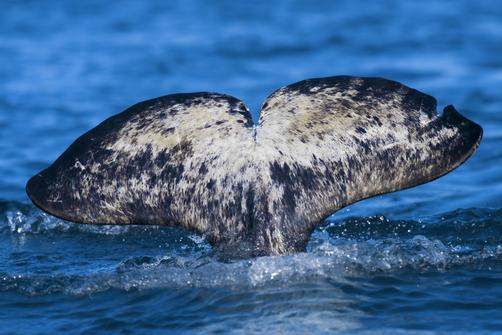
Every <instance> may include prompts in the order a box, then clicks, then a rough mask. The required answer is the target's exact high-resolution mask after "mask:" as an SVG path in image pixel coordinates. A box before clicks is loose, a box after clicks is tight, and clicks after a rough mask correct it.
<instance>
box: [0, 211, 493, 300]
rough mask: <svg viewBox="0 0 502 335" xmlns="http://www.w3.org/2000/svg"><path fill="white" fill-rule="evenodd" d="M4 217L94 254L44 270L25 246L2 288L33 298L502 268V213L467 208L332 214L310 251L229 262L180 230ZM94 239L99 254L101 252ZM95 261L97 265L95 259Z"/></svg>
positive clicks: (15, 229)
mask: <svg viewBox="0 0 502 335" xmlns="http://www.w3.org/2000/svg"><path fill="white" fill-rule="evenodd" d="M0 219H1V226H0V238H3V239H7V238H10V239H11V240H12V239H14V240H15V239H22V238H26V236H30V237H31V238H32V239H35V240H37V239H43V241H46V243H49V242H47V241H51V240H54V239H55V238H56V237H54V236H64V237H65V238H66V239H69V241H70V242H69V243H72V246H73V247H75V248H76V249H77V250H79V249H78V248H81V249H82V250H86V251H87V252H88V253H91V255H89V254H87V255H84V256H82V257H81V258H79V257H78V255H77V256H75V255H68V259H64V260H62V262H63V263H65V264H68V266H66V267H64V266H63V267H62V266H60V267H58V268H57V269H56V270H54V269H52V268H51V269H52V270H50V271H49V270H47V269H45V268H44V269H43V270H41V268H40V265H39V263H40V261H37V257H40V254H39V253H37V250H33V248H32V247H30V248H27V249H26V250H23V252H24V254H23V255H24V256H23V257H25V258H27V259H28V261H27V262H28V263H29V259H30V258H33V259H32V262H31V263H30V264H31V265H30V266H28V267H26V266H25V267H23V268H22V269H23V271H22V272H20V271H19V267H15V266H14V264H10V263H9V262H10V261H7V264H4V265H3V266H2V267H0V291H16V292H20V293H23V294H28V295H45V294H54V293H62V294H71V295H82V294H91V293H96V292H101V291H106V290H111V289H119V290H135V289H151V288H160V287H169V288H182V287H211V288H213V287H226V288H238V287H240V288H242V287H251V288H254V287H261V286H269V285H277V286H281V285H288V286H289V285H292V284H295V283H298V284H301V283H308V282H311V281H315V280H329V281H337V282H341V281H344V280H346V278H349V277H357V276H364V275H368V274H369V273H372V274H383V275H386V276H394V275H396V274H397V273H402V272H403V271H407V272H414V273H416V272H419V273H421V272H427V271H449V270H451V269H455V268H458V267H475V268H480V267H481V268H483V267H492V266H500V265H501V264H502V262H501V261H502V241H501V239H502V237H501V232H502V210H501V209H486V208H485V209H475V208H473V209H461V210H455V211H452V212H448V213H444V214H441V215H436V216H430V217H426V218H422V219H420V220H392V219H389V218H386V217H384V216H370V217H349V218H346V219H343V220H341V221H340V222H337V221H332V220H328V221H327V223H326V224H325V225H324V226H322V227H320V228H319V229H317V230H316V231H315V232H314V234H313V236H312V238H311V241H310V243H309V245H308V248H307V252H304V253H299V254H294V255H287V256H269V257H260V258H255V259H247V260H234V261H227V262H221V261H219V260H218V257H217V255H215V253H214V252H213V251H212V250H211V248H210V246H209V245H208V244H207V242H206V241H205V240H204V239H203V238H200V237H197V236H195V235H193V234H190V233H187V232H184V231H182V230H179V229H174V228H162V227H144V226H126V227H124V226H92V225H79V224H73V223H69V222H65V221H62V220H59V219H56V218H53V217H51V216H48V215H46V214H44V213H42V212H41V211H39V210H38V209H36V208H34V207H33V206H31V205H26V204H22V203H13V202H0ZM37 236H38V237H37ZM96 237H98V238H100V239H99V243H97V242H96V240H95V238H96ZM44 243H45V242H44ZM90 243H94V244H93V245H94V247H95V249H96V250H100V251H99V252H98V251H96V252H95V253H94V255H93V254H92V253H93V249H94V248H89V244H90ZM161 243H162V244H161ZM124 244H126V245H127V247H128V248H129V249H133V250H134V254H133V255H130V254H128V253H125V252H124V253H120V252H118V254H117V255H116V257H115V258H113V259H108V260H106V261H102V262H101V263H100V262H99V259H98V258H99V257H102V255H103V253H108V251H107V250H108V249H110V250H116V249H117V248H119V247H120V248H124ZM159 245H160V246H161V247H160V248H159ZM165 246H167V247H165ZM107 248H108V249H107ZM129 249H128V250H129ZM70 256H71V257H73V258H70ZM61 257H65V255H64V254H63V255H62V256H61ZM74 257H76V259H74ZM92 257H95V258H96V261H95V262H93V261H89V258H92ZM11 258H12V257H11ZM84 260H85V261H84ZM56 261H58V260H45V262H46V263H47V262H48V263H51V262H56ZM59 261H61V260H59ZM82 263H84V264H83V265H82ZM44 264H45V263H44ZM76 264H78V266H77V265H76ZM51 266H52V264H51Z"/></svg>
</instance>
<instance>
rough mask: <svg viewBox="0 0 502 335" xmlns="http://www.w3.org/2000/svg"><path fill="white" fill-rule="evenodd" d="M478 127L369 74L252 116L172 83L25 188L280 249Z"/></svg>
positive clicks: (72, 203) (89, 215)
mask: <svg viewBox="0 0 502 335" xmlns="http://www.w3.org/2000/svg"><path fill="white" fill-rule="evenodd" d="M481 137H482V128H481V127H480V126H479V125H477V124H476V123H474V122H472V121H470V120H468V119H466V118H465V117H463V116H462V115H460V114H459V113H458V112H457V111H456V110H455V109H454V108H453V107H452V106H448V107H446V108H445V110H444V113H443V115H441V116H439V115H437V114H436V100H435V99H434V98H432V97H430V96H428V95H426V94H423V93H421V92H419V91H416V90H414V89H411V88H409V87H406V86H404V85H402V84H400V83H397V82H395V81H390V80H386V79H382V78H358V77H349V76H338V77H329V78H318V79H309V80H304V81H301V82H298V83H295V84H292V85H289V86H286V87H283V88H281V89H279V90H277V91H276V92H274V93H273V94H272V95H271V96H270V97H269V98H268V99H267V100H266V101H265V103H264V104H263V107H262V110H261V114H260V119H259V123H258V125H256V126H255V125H253V122H252V119H251V114H250V113H249V111H248V110H247V108H246V107H245V106H244V104H243V103H242V102H241V101H240V100H238V99H236V98H233V97H230V96H228V95H223V94H217V93H205V92H202V93H191V94H174V95H168V96H163V97H160V98H156V99H152V100H148V101H144V102H141V103H139V104H136V105H134V106H132V107H130V108H128V109H127V110H125V111H124V112H122V113H120V114H118V115H115V116H113V117H111V118H109V119H107V120H105V121H104V122H103V123H101V124H100V125H98V126H97V127H95V128H94V129H92V130H90V131H89V132H87V133H86V134H84V135H82V136H81V137H80V138H78V139H77V140H76V141H75V142H74V143H73V144H72V145H71V146H70V147H69V148H68V149H67V150H66V151H65V152H64V153H63V154H62V155H61V156H60V157H59V158H58V159H57V160H56V161H55V162H54V163H53V164H52V165H51V166H49V167H48V168H47V169H45V170H43V171H41V172H40V173H38V174H36V175H35V176H33V177H32V178H31V179H30V180H29V181H28V184H27V187H26V190H27V193H28V195H29V197H30V198H31V200H32V201H33V202H34V203H35V205H37V206H38V207H40V208H41V209H42V210H44V211H46V212H48V213H50V214H52V215H55V216H57V217H60V218H63V219H66V220H69V221H74V222H80V223H92V224H164V225H176V226H180V227H184V228H186V229H191V230H194V231H197V232H199V233H201V234H204V235H205V236H207V238H208V240H209V241H210V242H211V243H213V244H223V245H225V246H232V245H246V246H249V249H250V250H252V254H253V255H261V254H283V253H290V252H296V251H299V250H302V249H304V248H305V245H306V243H307V240H308V238H309V236H310V233H311V231H312V230H313V229H314V228H315V226H316V225H317V224H318V223H319V222H321V221H322V220H323V219H324V218H326V217H327V216H329V215H330V214H332V213H333V212H335V211H336V210H338V209H340V208H342V207H344V206H347V205H349V204H351V203H354V202H356V201H359V200H362V199H366V198H369V197H372V196H375V195H379V194H383V193H388V192H393V191H397V190H401V189H404V188H409V187H413V186H416V185H419V184H423V183H425V182H428V181H431V180H433V179H436V178H438V177H440V176H442V175H444V174H446V173H448V172H449V171H451V170H453V169H455V168H456V167H457V166H459V165H460V164H461V163H462V162H464V161H465V160H466V159H467V158H468V157H469V156H471V155H472V154H473V152H474V151H475V149H476V148H477V146H478V145H479V142H480V140H481Z"/></svg>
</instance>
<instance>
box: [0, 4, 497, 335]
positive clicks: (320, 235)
mask: <svg viewBox="0 0 502 335" xmlns="http://www.w3.org/2000/svg"><path fill="white" fill-rule="evenodd" d="M501 18H502V6H500V4H498V3H497V2H496V1H477V2H472V1H442V2H441V3H438V2H433V1H421V2H414V3H412V2H404V1H399V2H398V1H381V2H371V3H369V2H367V3H365V4H364V5H361V4H357V3H356V2H352V1H342V2H338V3H336V4H334V3H333V2H328V1H327V2H315V3H313V2H296V1H291V2H280V1H272V0H269V1H264V2H262V3H257V2H254V3H253V4H245V3H244V2H239V3H237V2H235V1H233V2H232V1H228V2H225V1H221V2H203V1H183V2H181V1H180V2H163V1H149V2H133V1H124V2H120V3H116V4H115V5H112V4H108V3H103V2H85V3H83V2H77V1H73V2H70V1H64V2H63V1H61V2H22V3H21V2H19V3H18V2H11V1H4V2H2V3H1V4H0V310H1V312H2V313H0V332H1V333H23V334H30V333H49V332H50V333H64V334H66V333H88V334H95V333H99V332H100V331H101V332H117V333H118V332H121V333H144V334H151V333H163V332H169V333H186V334H189V333H192V332H211V333H237V334H248V333H255V332H256V333H264V332H270V333H305V332H308V333H332V332H335V331H338V332H341V333H344V332H345V333H372V334H373V333H389V332H390V333H397V334H408V333H411V334H430V333H445V334H446V333H447V334H450V333H495V332H498V331H499V332H502V321H501V320H502V309H501V307H500V305H501V303H502V170H501V169H500V166H501V163H502V114H501V113H500V111H501V110H502V94H501V89H502V60H501V58H500V55H501V54H502V19H501ZM335 74H351V75H367V76H383V77H388V78H392V79H395V80H398V81H401V82H404V83H406V84H408V85H410V86H412V87H415V88H418V89H420V90H422V91H424V92H427V93H429V94H431V95H433V96H435V97H437V98H438V101H439V106H440V107H442V106H444V105H446V104H450V103H452V104H454V105H455V106H456V107H457V109H458V110H459V111H461V112H462V113H463V114H465V115H466V116H468V117H469V118H471V119H473V120H475V121H476V122H478V123H480V124H481V125H482V126H483V127H484V130H485V136H484V139H483V142H482V144H481V146H480V148H479V150H478V152H477V153H476V154H475V156H474V157H473V158H472V159H470V160H469V161H468V162H467V163H466V164H464V165H463V166H461V167H460V168H459V169H457V170H456V171H454V172H453V173H451V174H449V175H447V176H445V177H443V178H441V179H439V180H437V181H434V182H433V183H430V184H427V185H423V186H420V187H418V188H415V189H411V190H407V191H403V192H398V193H394V194H390V195H386V196H381V197H377V198H374V199H371V200H367V201H364V202H361V203H358V204H355V205H353V206H350V207H348V208H346V209H344V210H342V211H340V212H339V213H337V214H336V215H334V216H332V217H331V218H330V219H329V220H328V222H327V223H326V224H325V225H324V226H323V227H320V228H319V229H317V230H316V232H315V233H314V235H313V236H312V239H311V241H310V243H309V247H308V252H306V253H301V254H297V255H291V256H282V257H262V258H257V259H250V260H240V261H227V262H224V261H221V260H219V259H218V258H217V257H215V256H214V255H213V254H212V251H211V248H210V246H209V245H208V244H207V243H206V242H205V241H204V239H203V238H201V237H198V236H196V235H193V234H190V233H187V232H184V231H182V230H178V229H174V228H161V227H133V226H131V227H118V226H108V227H93V226H81V225H75V224H71V223H68V222H64V221H61V220H58V219H55V218H53V217H50V216H48V215H46V214H44V213H42V212H40V211H39V210H37V209H36V208H35V207H34V206H33V205H31V203H30V202H29V201H28V199H27V197H26V195H25V193H24V190H23V188H24V184H25V182H26V180H27V179H28V177H29V176H31V175H32V174H34V173H35V172H37V171H39V170H40V169H42V168H44V167H45V166H47V165H48V164H49V163H50V162H52V161H53V160H54V159H55V158H56V157H57V156H58V155H59V154H60V153H61V152H62V151H63V150H64V149H65V148H66V147H67V146H68V145H69V144H70V143H71V142H72V141H73V140H74V139H75V138H76V137H77V136H78V135H80V134H82V133H83V132H84V131H86V130H88V129H89V128H91V127H93V126H95V125H96V124H97V123H99V122H100V121H101V120H103V119H104V118H106V117H108V116H110V115H112V114H114V113H117V112H119V111H121V110H122V109H124V108H125V107H127V106H128V105H131V104H133V103H135V102H137V101H140V100H144V99H147V98H151V97H155V96H159V95H163V94H168V93H174V92H190V91H203V90H209V91H217V92H224V93H228V94H232V95H234V96H236V97H239V98H241V99H242V100H243V101H245V102H246V103H247V105H248V106H249V107H250V108H251V109H252V110H253V111H254V117H255V118H256V117H257V111H258V109H259V106H260V104H261V102H262V101H263V100H264V98H265V97H266V96H267V95H268V94H269V93H270V92H271V91H272V90H274V89H276V88H278V87H280V86H282V85H286V84H288V83H292V82H295V81H298V80H301V79H305V78H309V77H319V76H328V75H335Z"/></svg>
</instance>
